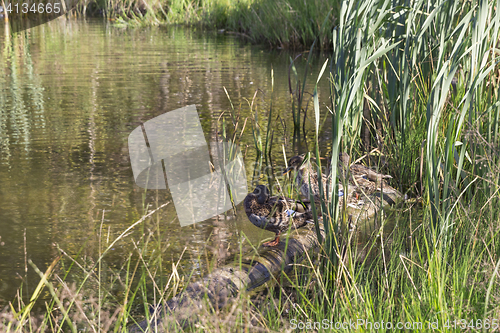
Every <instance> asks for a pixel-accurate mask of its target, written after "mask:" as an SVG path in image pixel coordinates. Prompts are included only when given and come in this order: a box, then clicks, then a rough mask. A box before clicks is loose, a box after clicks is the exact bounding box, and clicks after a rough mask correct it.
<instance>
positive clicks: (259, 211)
mask: <svg viewBox="0 0 500 333" xmlns="http://www.w3.org/2000/svg"><path fill="white" fill-rule="evenodd" d="M243 206H244V207H245V213H246V214H247V216H248V219H249V220H250V222H252V223H253V224H254V225H255V226H256V227H259V228H261V229H264V230H268V231H272V232H274V233H275V235H276V236H275V238H274V239H273V240H272V241H269V242H266V243H264V244H262V245H263V246H266V247H272V246H277V245H278V244H279V242H280V235H281V234H282V233H284V232H286V231H287V230H288V227H289V226H290V223H292V227H293V228H300V227H303V226H305V225H306V224H308V223H314V220H313V215H312V212H311V207H310V205H307V204H306V203H304V202H301V201H298V200H293V199H289V198H285V197H279V196H273V197H271V196H270V195H269V189H268V188H267V186H265V185H258V186H257V187H256V188H255V189H254V191H253V192H251V193H249V194H248V195H247V196H246V197H245V200H243Z"/></svg>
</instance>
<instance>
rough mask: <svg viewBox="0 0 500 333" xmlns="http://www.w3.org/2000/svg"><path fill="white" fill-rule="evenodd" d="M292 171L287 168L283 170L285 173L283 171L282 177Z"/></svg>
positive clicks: (290, 168)
mask: <svg viewBox="0 0 500 333" xmlns="http://www.w3.org/2000/svg"><path fill="white" fill-rule="evenodd" d="M292 170H293V167H291V166H289V167H288V168H286V169H285V171H283V175H286V174H287V173H289V172H290V171H292Z"/></svg>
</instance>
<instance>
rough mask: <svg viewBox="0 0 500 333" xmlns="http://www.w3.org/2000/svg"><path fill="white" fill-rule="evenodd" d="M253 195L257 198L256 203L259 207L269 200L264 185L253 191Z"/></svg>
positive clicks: (267, 190)
mask: <svg viewBox="0 0 500 333" xmlns="http://www.w3.org/2000/svg"><path fill="white" fill-rule="evenodd" d="M253 194H254V195H255V196H256V197H257V202H258V203H259V204H260V205H263V204H265V203H266V202H267V199H269V189H268V188H267V186H266V185H258V186H257V187H256V188H255V190H253Z"/></svg>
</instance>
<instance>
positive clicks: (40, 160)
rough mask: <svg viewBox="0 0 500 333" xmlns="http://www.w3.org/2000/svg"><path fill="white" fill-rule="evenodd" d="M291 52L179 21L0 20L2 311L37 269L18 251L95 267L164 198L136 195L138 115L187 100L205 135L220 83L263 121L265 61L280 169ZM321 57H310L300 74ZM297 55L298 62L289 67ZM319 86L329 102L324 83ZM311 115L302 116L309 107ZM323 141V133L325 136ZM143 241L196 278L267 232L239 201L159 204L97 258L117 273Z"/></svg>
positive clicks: (287, 142)
mask: <svg viewBox="0 0 500 333" xmlns="http://www.w3.org/2000/svg"><path fill="white" fill-rule="evenodd" d="M295 56H296V54H289V53H277V52H269V51H267V50H263V49H261V48H258V47H253V46H249V45H246V44H244V43H242V42H240V41H238V40H236V39H234V38H232V37H228V36H224V35H217V34H212V33H203V32H197V31H194V30H184V29H181V28H148V29H135V30H128V29H118V28H114V27H112V26H110V25H108V24H106V23H103V22H102V21H90V22H84V21H62V20H58V21H53V22H50V23H49V24H45V25H42V26H39V27H36V28H34V29H31V30H29V31H27V32H21V33H17V34H11V33H10V32H9V31H8V30H6V29H5V27H3V26H1V27H0V308H3V307H4V306H5V305H6V304H8V302H9V301H12V300H13V299H14V297H15V294H16V291H17V290H18V288H19V287H20V286H21V284H23V285H24V286H23V294H24V295H25V297H26V298H28V295H29V294H30V293H31V292H32V291H33V290H34V288H35V287H36V284H37V283H38V281H39V277H38V276H37V275H36V273H35V272H34V270H33V269H32V268H31V266H30V265H29V264H28V263H27V262H28V261H29V260H31V261H33V263H34V264H35V265H36V266H37V267H38V268H39V269H40V270H42V271H45V270H46V269H47V267H48V266H49V265H50V263H51V262H52V261H53V260H54V259H55V258H56V257H57V256H58V255H59V253H60V251H59V249H61V250H63V251H65V252H66V253H67V254H69V255H71V256H72V257H78V258H79V259H78V260H79V261H80V262H84V263H86V264H92V263H93V262H95V261H96V260H97V259H98V258H99V253H100V252H101V251H102V250H101V249H103V248H106V247H107V246H108V245H109V244H110V243H111V242H112V241H113V240H115V239H116V238H117V237H118V236H119V235H120V234H122V233H123V232H124V230H126V229H127V228H128V227H129V226H130V225H131V224H133V223H134V222H136V221H137V220H139V219H140V218H141V216H142V215H143V214H144V212H146V207H147V206H148V205H149V207H150V209H151V208H155V207H158V206H159V205H161V204H163V203H165V202H168V201H171V196H170V193H169V192H168V190H164V191H154V190H150V191H144V190H143V189H141V188H139V187H138V186H136V185H135V184H134V180H133V175H132V169H131V166H130V160H129V155H128V146H127V138H128V135H129V134H130V132H131V131H132V130H133V129H135V128H136V127H137V126H139V125H140V124H141V123H143V122H145V121H147V120H149V119H151V118H154V117H156V116H158V115H160V114H163V113H165V112H168V111H171V110H174V109H177V108H179V107H183V106H186V105H190V104H196V106H197V109H198V112H199V114H200V119H201V122H202V127H203V130H204V134H205V137H206V138H207V141H208V139H209V138H210V137H213V136H214V134H215V132H216V131H217V127H216V123H217V121H216V120H217V118H218V117H219V116H220V114H221V112H223V111H225V112H228V111H229V110H230V108H231V105H230V103H229V101H228V97H227V96H226V94H225V92H224V87H225V88H226V89H227V91H228V94H229V95H230V97H231V100H232V102H233V105H234V106H235V108H237V109H239V108H240V107H241V112H242V119H245V118H246V117H249V116H250V115H251V113H250V111H249V107H248V103H249V102H251V100H252V97H253V96H254V93H255V92H256V91H257V90H258V91H259V92H258V94H257V97H256V100H255V106H256V107H257V110H258V111H259V113H258V115H259V121H260V122H261V124H262V126H263V128H265V126H267V112H268V110H269V102H270V98H271V88H272V87H271V69H273V70H274V93H273V94H274V97H273V108H274V110H275V111H274V112H275V116H277V115H279V116H280V118H279V119H278V121H277V122H276V126H274V128H273V129H274V131H275V132H274V139H273V157H274V158H273V162H272V164H273V165H274V166H275V167H280V166H283V165H284V161H283V154H282V151H283V148H284V149H285V151H286V152H287V154H293V153H296V152H297V148H294V147H293V145H292V143H291V142H292V141H293V140H291V135H290V133H291V130H290V128H291V126H292V121H291V117H292V115H291V110H290V102H289V92H288V71H289V64H290V57H292V58H295ZM324 61H325V58H323V57H322V56H317V57H315V59H314V61H313V64H312V66H310V68H309V73H310V75H309V78H310V79H309V84H313V83H315V81H316V76H317V74H318V72H319V69H320V67H321V65H322V63H323V62H324ZM304 65H305V60H303V58H299V60H297V70H298V72H299V74H300V75H302V74H301V73H303V71H304ZM306 90H307V91H309V92H312V90H313V88H312V86H311V85H308V86H307V89H306ZM319 93H320V100H323V102H328V100H327V98H326V97H327V93H328V88H327V82H326V80H323V81H322V82H321V85H320V92H319ZM321 94H323V95H321ZM310 107H312V106H311V105H310ZM322 109H323V110H326V108H324V107H323V106H322ZM226 116H229V113H227V114H226ZM252 117H253V115H252ZM228 119H229V118H228ZM308 119H310V120H311V121H312V120H313V116H312V112H310V115H309V117H308ZM308 122H310V121H309V120H308ZM250 124H251V121H250V119H249V120H248V123H247V128H246V130H245V132H244V134H243V136H242V144H241V148H242V151H243V154H244V160H245V165H246V170H247V174H248V187H249V189H253V184H254V183H255V181H256V180H258V181H260V182H261V183H266V179H265V178H264V177H260V179H252V176H253V171H254V167H253V166H254V162H255V160H256V151H255V148H254V146H253V137H252V132H251V125H250ZM284 126H286V128H285V127H284ZM306 127H309V125H308V126H306ZM324 127H325V128H329V124H328V123H327V122H326V123H325V125H324ZM311 128H312V127H311ZM310 132H311V131H310ZM311 133H312V132H311ZM322 137H323V140H325V141H328V139H329V136H328V134H327V133H326V134H325V133H324V134H323V135H322ZM327 148H328V147H326V146H325V147H324V149H325V150H326V149H327ZM144 235H145V236H144ZM148 237H149V239H150V240H153V241H156V242H160V243H161V246H160V247H161V249H162V251H163V252H162V257H163V259H164V266H165V267H167V268H166V269H165V268H164V269H165V274H168V273H169V268H168V267H170V266H171V264H169V262H176V261H177V260H178V259H179V258H180V257H181V253H183V251H184V255H183V257H182V258H183V259H182V260H181V265H180V268H181V270H182V272H184V273H185V274H189V273H190V272H191V271H192V270H193V269H194V270H195V274H199V275H201V274H204V272H205V270H206V262H207V260H206V258H207V257H208V258H213V257H216V258H217V259H219V260H220V261H221V262H222V261H223V260H225V259H226V258H227V257H228V253H229V252H231V251H235V250H237V249H238V246H239V244H240V242H241V240H242V239H243V240H244V241H243V244H244V247H245V248H248V247H249V245H248V241H250V242H252V243H254V244H256V245H258V243H259V241H261V240H263V239H264V238H269V237H272V234H271V233H269V232H266V231H262V230H259V229H257V228H256V227H254V226H253V225H252V224H251V223H250V222H249V221H248V219H247V217H246V215H245V214H244V212H243V210H242V207H241V204H240V205H239V206H238V207H237V211H236V215H235V216H234V214H233V213H232V212H228V218H227V219H223V220H216V219H212V220H208V221H204V222H201V223H198V224H196V225H193V226H189V227H184V228H181V227H180V225H179V221H178V220H177V219H176V212H175V209H174V206H173V204H170V205H168V206H167V207H165V208H164V209H162V210H161V211H160V212H159V214H157V215H154V218H153V219H149V220H147V221H146V222H144V223H143V224H141V225H139V226H138V227H136V228H135V229H134V230H133V232H132V233H131V234H129V235H127V237H124V238H122V239H121V240H120V241H119V242H117V243H116V244H115V246H114V247H113V248H112V249H111V250H110V252H108V254H107V255H106V256H105V258H104V261H103V263H104V265H105V266H108V267H109V269H117V270H118V269H120V268H121V267H122V265H123V264H124V263H125V262H127V260H128V258H129V256H130V254H131V253H135V251H136V247H135V245H134V244H137V242H139V241H141V240H142V241H144V239H147V238H148ZM245 237H246V238H245ZM209 238H210V241H209V242H208V247H207V248H206V249H204V246H205V245H207V240H208V239H209ZM245 239H247V240H245ZM228 249H229V250H228ZM203 258H205V259H203ZM64 260H66V263H64V264H63V266H64V265H65V266H64V267H67V264H68V262H69V261H68V260H67V259H64ZM165 263H166V264H165ZM63 266H58V267H63ZM105 269H106V268H105ZM61 270H62V269H61ZM62 273H63V272H62V271H58V274H60V275H61V274H62ZM81 278H82V277H81V276H78V274H76V273H75V274H73V275H70V277H69V279H72V280H74V281H76V282H78V280H79V279H81ZM22 281H24V283H23V282H22Z"/></svg>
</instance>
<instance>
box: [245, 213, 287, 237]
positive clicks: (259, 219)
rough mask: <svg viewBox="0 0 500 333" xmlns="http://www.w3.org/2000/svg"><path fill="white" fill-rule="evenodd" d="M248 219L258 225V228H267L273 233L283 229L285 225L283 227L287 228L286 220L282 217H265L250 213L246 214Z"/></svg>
mask: <svg viewBox="0 0 500 333" xmlns="http://www.w3.org/2000/svg"><path fill="white" fill-rule="evenodd" d="M248 219H249V220H250V222H252V223H253V225H255V226H256V227H259V228H261V229H264V230H269V231H272V232H275V233H277V232H280V231H281V230H283V227H285V229H287V228H288V221H287V220H283V219H280V218H276V217H267V216H260V215H255V214H250V215H248Z"/></svg>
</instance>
